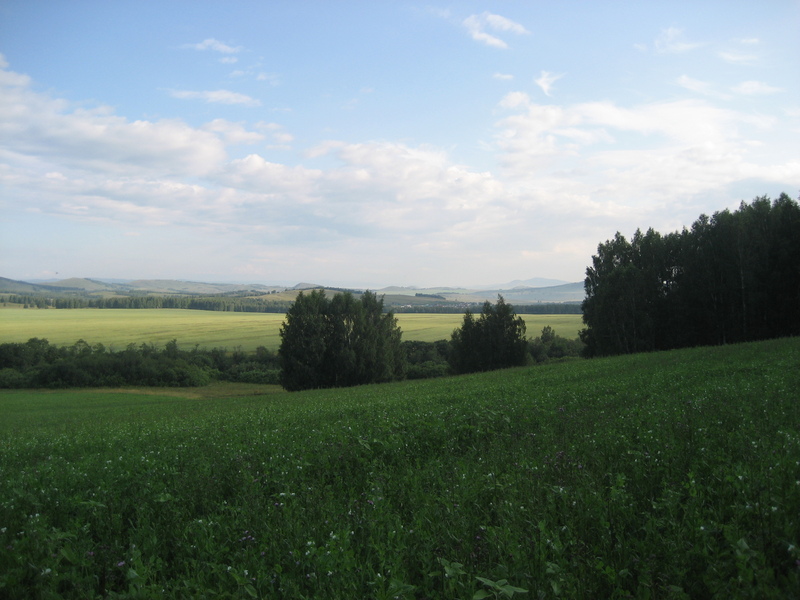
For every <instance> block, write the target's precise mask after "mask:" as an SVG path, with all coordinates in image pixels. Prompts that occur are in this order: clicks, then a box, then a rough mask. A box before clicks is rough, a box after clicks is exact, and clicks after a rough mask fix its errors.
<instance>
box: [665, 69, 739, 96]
mask: <svg viewBox="0 0 800 600" xmlns="http://www.w3.org/2000/svg"><path fill="white" fill-rule="evenodd" d="M675 83H677V84H678V85H679V86H681V87H682V88H685V89H687V90H689V91H691V92H695V93H697V94H702V95H704V96H709V97H712V98H719V99H721V100H726V99H728V98H730V96H729V95H728V94H723V93H722V92H718V91H717V90H715V89H714V86H713V85H712V84H711V83H709V82H707V81H700V80H699V79H692V78H691V77H689V76H688V75H681V76H680V77H678V79H677V80H676V81H675Z"/></svg>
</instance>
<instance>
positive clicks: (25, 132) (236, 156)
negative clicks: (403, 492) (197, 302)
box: [0, 0, 800, 289]
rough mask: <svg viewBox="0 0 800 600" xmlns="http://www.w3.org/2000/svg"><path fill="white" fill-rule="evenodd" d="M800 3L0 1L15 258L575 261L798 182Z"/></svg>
mask: <svg viewBox="0 0 800 600" xmlns="http://www.w3.org/2000/svg"><path fill="white" fill-rule="evenodd" d="M799 57H800V2H798V1H796V0H762V1H761V2H752V1H746V2H743V1H736V0H708V1H704V0H692V1H680V0H675V1H670V2H661V1H645V0H639V1H635V2H634V1H623V0H620V1H613V2H612V1H601V0H596V1H591V2H589V1H584V2H576V1H569V0H567V1H564V2H553V1H552V0H546V1H545V0H542V1H538V0H530V1H525V2H522V1H517V2H513V1H488V0H486V1H483V2H473V1H471V0H464V1H459V2H445V3H436V2H433V3H425V2H424V1H422V2H419V3H417V2H406V1H390V0H386V1H374V0H373V1H360V2H356V1H349V2H348V1H339V2H335V1H301V0H298V1H296V2H289V1H277V0H275V1H263V2H243V1H236V0H231V1H228V2H224V3H223V2H204V1H202V0H197V1H191V2H188V1H181V0H161V1H159V2H156V1H149V0H148V1H142V0H136V1H129V0H116V1H114V2H106V1H99V0H96V1H82V0H72V1H70V2H64V1H56V0H0V276H3V277H8V278H12V279H22V280H30V279H48V278H56V279H63V278H68V277H90V278H126V279H143V278H145V279H186V280H194V281H214V282H242V283H263V284H269V285H273V284H276V285H294V284H295V283H298V282H311V283H320V284H326V285H338V286H346V287H360V288H371V289H378V288H381V287H384V286H388V285H402V286H419V287H438V286H455V287H458V286H467V287H469V286H476V285H489V284H500V283H503V282H508V281H512V280H516V279H528V278H534V277H545V278H551V279H559V280H562V281H570V282H572V281H582V280H583V278H584V277H585V271H586V268H587V266H589V265H590V264H591V258H592V255H593V254H595V253H596V251H597V246H598V244H600V243H602V242H604V241H606V240H608V239H610V238H612V237H613V236H614V234H615V233H616V232H618V231H619V232H620V233H622V234H623V235H625V236H626V237H628V238H630V237H631V236H632V235H633V233H634V232H635V231H636V229H637V228H640V229H642V230H643V231H644V230H646V229H648V228H650V227H652V228H653V229H655V230H657V231H660V232H662V233H668V232H671V231H676V230H680V229H681V228H683V227H687V226H691V224H692V223H693V222H694V221H695V220H696V219H697V218H698V217H699V216H700V215H701V214H708V215H711V214H713V213H714V212H716V211H721V210H724V209H730V210H735V209H736V208H737V207H738V206H739V204H740V202H742V201H745V202H750V201H752V200H753V199H754V198H755V197H757V196H763V195H767V196H769V197H771V198H776V197H777V196H778V195H780V194H781V193H782V192H785V193H787V194H789V195H790V196H791V197H792V198H795V199H797V198H798V194H800V144H798V139H800V63H799V62H798V58H799Z"/></svg>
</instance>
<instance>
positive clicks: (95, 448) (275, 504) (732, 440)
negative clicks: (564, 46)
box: [0, 336, 800, 599]
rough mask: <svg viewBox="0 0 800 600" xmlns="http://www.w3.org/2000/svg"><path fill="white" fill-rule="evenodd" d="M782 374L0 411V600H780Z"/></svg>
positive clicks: (793, 568)
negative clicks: (519, 594)
mask: <svg viewBox="0 0 800 600" xmlns="http://www.w3.org/2000/svg"><path fill="white" fill-rule="evenodd" d="M87 337H88V336H87ZM799 367H800V339H783V340H775V341H769V342H762V343H754V344H742V345H735V346H727V347H718V348H697V349H692V350H684V351H673V352H668V353H651V354H641V355H633V356H627V357H619V358H613V359H594V360H591V361H574V362H570V363H559V364H549V365H545V366H539V367H528V368H518V369H510V370H504V371H496V372H492V373H485V374H481V375H474V376H463V377H454V378H443V379H436V380H424V381H407V382H401V383H396V384H385V385H380V386H361V387H357V388H350V389H340V390H320V391H314V392H303V393H294V394H289V393H284V392H280V391H279V390H278V389H277V388H265V387H258V386H238V387H236V388H229V387H227V386H225V385H216V386H214V387H209V388H203V389H199V390H169V391H164V390H157V389H153V390H96V391H94V390H76V391H68V392H36V391H34V392H31V391H19V392H5V393H4V394H3V395H2V397H0V449H2V451H1V452H0V482H2V487H0V489H1V490H2V492H0V598H21V597H25V598H99V597H113V598H337V599H339V598H359V599H361V598H376V599H389V598H409V599H410V598H419V599H422V598H473V596H474V595H475V594H476V593H477V592H480V591H485V592H486V593H488V594H490V595H489V596H484V597H509V594H510V593H511V592H512V591H513V590H512V589H511V588H510V587H504V586H515V587H517V588H521V589H525V590H527V592H528V593H527V595H524V596H522V597H523V598H643V599H644V598H648V599H656V598H725V599H727V598H790V597H796V594H797V591H798V590H799V589H800V549H799V548H800V431H799V430H798V424H799V423H800V403H799V402H798V401H797V390H798V389H800V368H799ZM503 590H505V592H506V593H505V594H504V592H503ZM493 593H494V594H495V595H494V596H493V595H491V594H493ZM475 597H481V595H480V594H478V596H475ZM514 597H515V598H516V597H517V596H516V595H514Z"/></svg>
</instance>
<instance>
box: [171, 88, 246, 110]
mask: <svg viewBox="0 0 800 600" xmlns="http://www.w3.org/2000/svg"><path fill="white" fill-rule="evenodd" d="M169 95H170V96H171V97H173V98H179V99H181V100H205V101H206V102H209V103H212V104H241V105H243V106H261V101H260V100H258V99H256V98H252V97H250V96H248V95H246V94H239V93H238V92H231V91H230V90H209V91H202V92H195V91H190V90H170V91H169Z"/></svg>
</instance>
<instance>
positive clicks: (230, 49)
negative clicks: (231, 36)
mask: <svg viewBox="0 0 800 600" xmlns="http://www.w3.org/2000/svg"><path fill="white" fill-rule="evenodd" d="M183 47H184V48H190V49H192V50H212V51H214V52H221V53H222V54H236V53H237V52H241V51H242V50H243V48H242V46H229V45H227V44H223V43H222V42H220V41H219V40H215V39H214V38H208V39H205V40H203V41H202V42H200V43H198V44H184V45H183Z"/></svg>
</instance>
